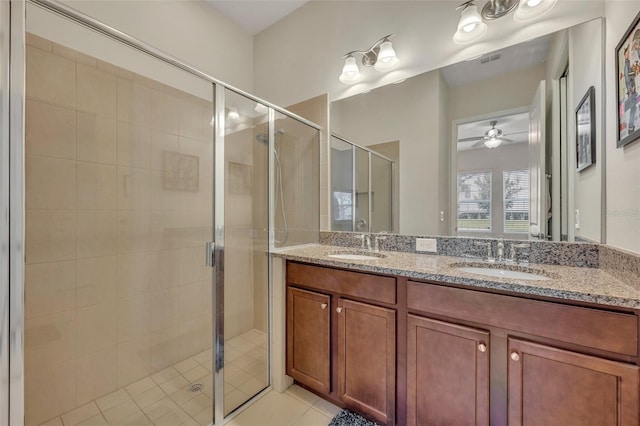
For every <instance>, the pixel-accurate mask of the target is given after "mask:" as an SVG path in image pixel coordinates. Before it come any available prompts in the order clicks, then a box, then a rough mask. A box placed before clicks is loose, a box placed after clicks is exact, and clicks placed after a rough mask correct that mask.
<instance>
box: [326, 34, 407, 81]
mask: <svg viewBox="0 0 640 426" xmlns="http://www.w3.org/2000/svg"><path fill="white" fill-rule="evenodd" d="M393 36H394V35H393V34H389V35H387V36H384V37H382V38H381V39H380V40H378V41H376V42H375V43H374V44H373V46H371V47H370V48H369V49H368V50H353V51H351V52H348V53H345V55H344V56H343V58H344V66H343V67H342V74H340V77H339V80H340V81H341V82H342V83H344V84H351V83H355V82H356V81H358V80H360V78H361V77H362V74H360V68H358V64H357V62H356V58H355V56H354V55H356V54H360V55H362V65H364V66H365V67H374V68H375V69H376V70H378V71H386V70H390V69H391V68H393V67H395V66H396V65H397V64H398V62H399V60H398V56H397V55H396V51H395V50H394V49H393V45H392V44H391V40H390V38H391V37H393Z"/></svg>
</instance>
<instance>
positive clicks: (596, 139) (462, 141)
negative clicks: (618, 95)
mask: <svg viewBox="0 0 640 426" xmlns="http://www.w3.org/2000/svg"><path fill="white" fill-rule="evenodd" d="M602 40H603V21H602V19H596V20H593V21H589V22H585V23H583V24H580V25H577V26H574V27H571V28H567V29H564V30H561V31H559V32H556V33H552V34H548V35H544V36H541V37H539V38H535V39H532V40H529V41H527V42H524V43H521V44H518V45H514V46H511V47H507V48H504V49H500V50H498V51H495V52H491V53H488V54H485V55H483V56H481V57H477V58H469V59H468V60H467V61H464V62H461V63H457V64H453V65H450V66H447V67H444V68H440V69H436V70H433V71H429V72H426V73H423V74H420V75H417V76H415V77H412V78H409V79H406V80H404V81H399V82H397V83H395V84H390V85H387V86H383V87H380V88H377V89H374V90H371V91H369V92H367V93H361V94H358V95H355V96H351V97H348V98H344V99H340V100H336V101H334V102H332V103H331V132H332V134H333V137H332V138H331V158H332V166H331V177H332V187H331V188H332V189H331V191H332V194H331V196H332V199H333V203H334V205H333V208H332V210H333V212H332V219H331V229H332V230H342V231H344V230H347V231H370V232H380V231H387V232H393V233H400V234H409V235H443V236H444V235H461V236H474V237H503V238H514V239H544V240H554V241H591V242H603V241H604V225H603V218H604V214H603V211H604V194H603V179H602V176H603V172H604V164H603V163H604V162H603V156H602V153H603V152H604V148H603V145H602V139H603V138H602V136H603V134H604V132H603V121H602V118H603V111H604V107H603V105H604V103H603V96H602V94H603V91H602V88H603V63H604V62H603V41H602ZM591 88H593V89H591ZM590 90H592V91H593V92H594V98H593V101H594V103H595V108H594V110H595V111H594V113H593V116H592V117H587V118H588V119H589V120H590V121H592V122H595V129H596V130H595V133H593V134H589V135H588V137H589V138H590V139H589V140H588V141H587V140H586V139H584V138H585V136H584V134H585V132H583V131H580V132H579V133H580V134H581V138H578V139H579V140H578V139H577V138H576V136H575V135H576V133H577V129H582V126H585V125H587V124H585V123H584V121H585V117H583V115H581V116H580V121H578V118H577V114H576V109H577V108H578V106H579V105H580V104H581V101H582V100H583V98H584V97H585V95H586V94H587V93H589V92H590ZM583 109H584V108H583ZM349 143H352V144H354V145H356V146H359V147H362V148H364V149H368V150H371V151H372V152H373V153H379V154H381V155H382V157H383V158H386V159H390V160H392V161H393V168H391V167H389V168H388V171H387V172H385V173H392V174H393V176H392V179H390V180H389V181H388V182H389V183H388V184H387V185H386V186H384V191H381V190H378V191H376V190H375V188H374V187H373V186H371V185H368V183H367V182H366V181H365V179H369V180H371V179H372V178H373V177H375V176H377V175H379V176H382V174H381V173H378V172H375V171H374V172H373V175H371V172H369V173H362V172H360V173H359V172H357V169H358V168H359V162H358V159H357V158H354V157H353V154H352V153H353V152H356V153H358V152H359V151H358V150H357V149H356V148H351V146H350V145H349ZM590 143H593V144H595V158H593V159H590V160H593V164H592V165H590V166H588V167H584V164H583V162H582V160H581V167H580V168H579V167H578V166H577V165H578V161H577V160H578V159H577V157H578V155H580V152H579V149H580V147H581V146H582V147H584V146H585V144H586V145H589V144H590ZM579 169H581V170H579ZM346 175H349V178H348V179H347V178H346ZM385 179H387V178H386V177H385ZM341 182H342V183H341ZM349 185H350V186H349ZM363 188H368V190H369V191H368V192H366V191H365V189H363ZM389 190H391V194H389V193H388V191H389ZM349 191H352V193H351V194H349ZM376 192H379V194H378V193H376ZM354 194H355V195H354ZM338 201H339V203H338ZM362 203H367V204H368V205H369V206H370V205H371V204H375V208H374V209H372V208H369V209H364V208H362ZM338 204H340V206H338ZM338 207H339V208H338ZM335 212H339V215H336V214H335ZM376 212H377V213H376ZM365 214H366V215H367V217H364V215H365ZM376 214H377V215H379V216H381V217H383V218H384V220H378V219H377V218H376V217H375V215H376ZM359 215H363V217H359ZM356 216H358V217H356ZM365 222H366V225H363V224H364V223H365Z"/></svg>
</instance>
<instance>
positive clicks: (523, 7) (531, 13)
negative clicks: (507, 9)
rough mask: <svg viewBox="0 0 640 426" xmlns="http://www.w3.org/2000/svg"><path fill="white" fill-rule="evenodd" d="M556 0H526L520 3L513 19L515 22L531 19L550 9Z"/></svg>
mask: <svg viewBox="0 0 640 426" xmlns="http://www.w3.org/2000/svg"><path fill="white" fill-rule="evenodd" d="M557 2H558V0H527V1H523V2H521V3H520V6H518V9H516V13H514V14H513V19H514V20H515V21H517V22H527V21H532V20H534V19H536V18H539V17H540V16H542V15H544V14H545V13H547V12H548V11H550V10H551V9H552V8H553V6H555V5H556V3H557Z"/></svg>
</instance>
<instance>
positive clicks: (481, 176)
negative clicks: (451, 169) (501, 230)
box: [458, 172, 491, 232]
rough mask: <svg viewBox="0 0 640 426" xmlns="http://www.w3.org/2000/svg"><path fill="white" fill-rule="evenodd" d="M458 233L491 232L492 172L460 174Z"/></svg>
mask: <svg viewBox="0 0 640 426" xmlns="http://www.w3.org/2000/svg"><path fill="white" fill-rule="evenodd" d="M458 231H467V232H486V231H491V172H476V173H458Z"/></svg>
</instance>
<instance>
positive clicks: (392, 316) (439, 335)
mask: <svg viewBox="0 0 640 426" xmlns="http://www.w3.org/2000/svg"><path fill="white" fill-rule="evenodd" d="M638 342H639V339H638V312H637V311H634V310H630V309H629V310H624V309H620V310H616V309H610V308H608V307H605V306H599V305H589V304H585V303H580V304H578V303H575V304H573V303H569V302H567V301H564V300H562V301H559V300H551V299H548V298H547V299H545V300H539V299H534V298H532V297H530V296H529V295H527V296H524V295H517V294H516V295H514V294H498V292H492V291H489V290H487V291H485V290H478V289H472V288H468V287H464V286H457V285H452V284H444V283H437V282H427V281H418V280H410V279H407V278H404V277H394V276H385V275H377V274H370V273H360V272H354V271H349V270H342V269H335V268H328V267H321V266H316V265H310V264H304V263H299V262H293V261H288V262H287V374H288V375H290V376H291V377H293V378H294V380H295V381H296V382H297V383H299V384H301V385H302V386H304V387H306V388H308V389H310V390H312V391H313V392H314V393H316V394H318V395H320V396H322V397H323V398H325V399H327V400H329V401H331V402H333V403H336V404H338V405H339V406H341V407H345V408H349V409H351V410H353V411H356V412H359V413H361V414H362V415H364V416H365V417H367V418H369V419H371V420H374V421H376V422H378V423H379V424H385V425H396V424H397V425H415V426H423V425H453V424H455V425H492V426H501V425H507V424H508V425H510V426H511V425H539V424H544V425H545V426H546V425H562V426H566V425H588V424H594V425H609V424H611V425H618V426H631V425H634V426H637V425H638V424H640V412H639V411H640V410H639V408H638V407H639V404H640V369H639V367H638Z"/></svg>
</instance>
